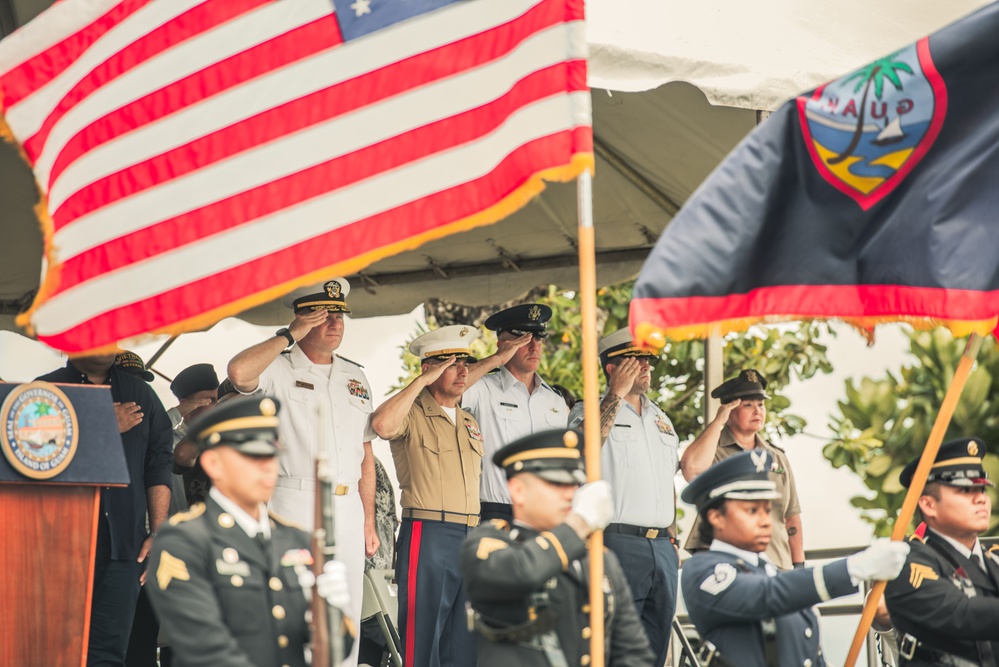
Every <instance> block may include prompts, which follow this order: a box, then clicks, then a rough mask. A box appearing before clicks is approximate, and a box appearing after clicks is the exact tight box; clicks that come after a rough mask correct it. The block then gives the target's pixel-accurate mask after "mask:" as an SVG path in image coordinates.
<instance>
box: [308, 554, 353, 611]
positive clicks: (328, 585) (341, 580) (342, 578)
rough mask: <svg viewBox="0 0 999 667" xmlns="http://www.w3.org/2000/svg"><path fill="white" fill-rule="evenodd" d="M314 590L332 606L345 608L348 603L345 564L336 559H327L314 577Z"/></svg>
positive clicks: (348, 592) (348, 593) (348, 595)
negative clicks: (321, 570) (320, 572)
mask: <svg viewBox="0 0 999 667" xmlns="http://www.w3.org/2000/svg"><path fill="white" fill-rule="evenodd" d="M316 592H317V593H319V595H321V596H322V597H323V598H324V599H325V600H326V601H327V602H329V603H330V604H331V605H333V606H334V607H337V608H339V609H345V608H346V607H347V605H348V604H349V603H350V587H349V586H348V585H347V566H346V565H344V564H343V563H342V562H340V561H338V560H331V561H328V562H327V563H326V565H324V566H323V573H322V574H320V575H319V576H318V577H317V578H316Z"/></svg>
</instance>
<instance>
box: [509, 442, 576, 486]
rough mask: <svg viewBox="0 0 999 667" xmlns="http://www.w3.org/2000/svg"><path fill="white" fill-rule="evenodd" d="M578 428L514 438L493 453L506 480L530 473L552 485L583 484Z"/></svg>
mask: <svg viewBox="0 0 999 667" xmlns="http://www.w3.org/2000/svg"><path fill="white" fill-rule="evenodd" d="M579 444H580V435H579V433H578V432H577V431H572V430H565V429H556V430H553V431H539V432H537V433H532V434H531V435H529V436H526V437H523V438H520V439H519V440H514V441H513V442H511V443H510V444H509V445H507V446H505V447H503V448H501V449H500V450H499V451H497V452H496V453H495V454H493V463H495V464H496V465H497V466H498V467H500V468H502V469H503V470H504V471H505V472H506V477H507V479H509V478H511V477H513V476H515V475H519V474H520V473H522V472H529V473H533V474H535V475H537V476H538V477H540V478H541V479H543V480H546V481H548V482H552V483H553V484H584V483H586V473H585V472H584V470H585V466H584V463H583V457H582V455H581V453H580V451H579Z"/></svg>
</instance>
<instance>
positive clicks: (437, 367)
mask: <svg viewBox="0 0 999 667" xmlns="http://www.w3.org/2000/svg"><path fill="white" fill-rule="evenodd" d="M455 361H456V358H455V357H454V355H452V356H450V357H448V359H447V361H443V362H441V363H439V364H434V365H433V366H431V367H430V368H428V369H427V370H426V371H424V372H423V373H422V374H421V375H420V379H421V380H423V383H424V386H426V387H429V386H430V385H432V384H433V383H434V382H436V381H437V378H439V377H440V376H442V375H444V371H446V370H447V369H448V368H449V367H450V366H453V365H454V362H455Z"/></svg>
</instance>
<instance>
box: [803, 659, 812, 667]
mask: <svg viewBox="0 0 999 667" xmlns="http://www.w3.org/2000/svg"><path fill="white" fill-rule="evenodd" d="M802 665H803V666H804V667H812V661H811V660H809V659H808V658H805V662H803V663H802Z"/></svg>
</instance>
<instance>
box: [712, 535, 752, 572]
mask: <svg viewBox="0 0 999 667" xmlns="http://www.w3.org/2000/svg"><path fill="white" fill-rule="evenodd" d="M711 550H712V551H724V552H725V553H729V554H732V555H733V556H738V557H739V558H741V559H742V560H744V561H746V562H747V563H751V564H752V565H756V566H759V564H760V554H758V553H753V552H752V551H746V550H745V549H740V548H739V547H734V546H732V545H731V544H729V543H728V542H722V541H721V540H719V539H715V540H714V541H712V542H711Z"/></svg>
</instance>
